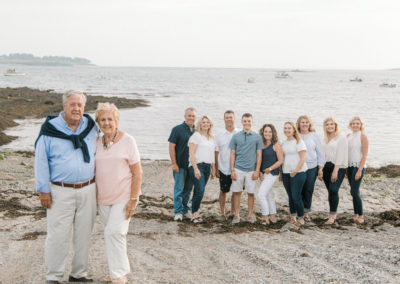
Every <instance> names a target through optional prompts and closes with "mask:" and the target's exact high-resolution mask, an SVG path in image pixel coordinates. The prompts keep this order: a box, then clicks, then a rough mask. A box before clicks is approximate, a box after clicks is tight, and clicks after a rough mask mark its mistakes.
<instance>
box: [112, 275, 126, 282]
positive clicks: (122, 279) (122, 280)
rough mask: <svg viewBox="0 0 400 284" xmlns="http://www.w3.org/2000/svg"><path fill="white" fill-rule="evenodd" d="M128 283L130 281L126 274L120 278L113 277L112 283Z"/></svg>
mask: <svg viewBox="0 0 400 284" xmlns="http://www.w3.org/2000/svg"><path fill="white" fill-rule="evenodd" d="M126 283H128V279H127V278H126V276H123V277H121V278H118V279H112V282H111V284H126Z"/></svg>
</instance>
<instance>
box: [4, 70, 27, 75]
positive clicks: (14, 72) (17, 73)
mask: <svg viewBox="0 0 400 284" xmlns="http://www.w3.org/2000/svg"><path fill="white" fill-rule="evenodd" d="M24 75H25V73H21V72H17V71H15V69H7V71H6V72H4V76H24Z"/></svg>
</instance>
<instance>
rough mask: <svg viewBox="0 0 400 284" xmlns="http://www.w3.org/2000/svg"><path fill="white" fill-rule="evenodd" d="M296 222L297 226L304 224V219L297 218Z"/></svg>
mask: <svg viewBox="0 0 400 284" xmlns="http://www.w3.org/2000/svg"><path fill="white" fill-rule="evenodd" d="M300 220H302V221H303V222H300ZM296 223H297V225H298V226H304V224H305V221H304V219H298V220H297V221H296Z"/></svg>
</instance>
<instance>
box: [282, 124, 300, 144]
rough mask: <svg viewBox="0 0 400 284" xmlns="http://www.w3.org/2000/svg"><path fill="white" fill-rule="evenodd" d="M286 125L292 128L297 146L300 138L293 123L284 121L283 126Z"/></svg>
mask: <svg viewBox="0 0 400 284" xmlns="http://www.w3.org/2000/svg"><path fill="white" fill-rule="evenodd" d="M286 124H289V125H290V126H291V127H292V128H293V137H294V139H296V144H299V142H300V140H301V138H300V134H299V131H298V130H297V128H296V124H294V123H293V122H291V121H286V122H285V124H284V126H285V125H286Z"/></svg>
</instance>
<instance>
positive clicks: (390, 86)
mask: <svg viewBox="0 0 400 284" xmlns="http://www.w3.org/2000/svg"><path fill="white" fill-rule="evenodd" d="M379 87H381V88H396V84H393V83H387V82H383V83H382V84H380V85H379Z"/></svg>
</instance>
